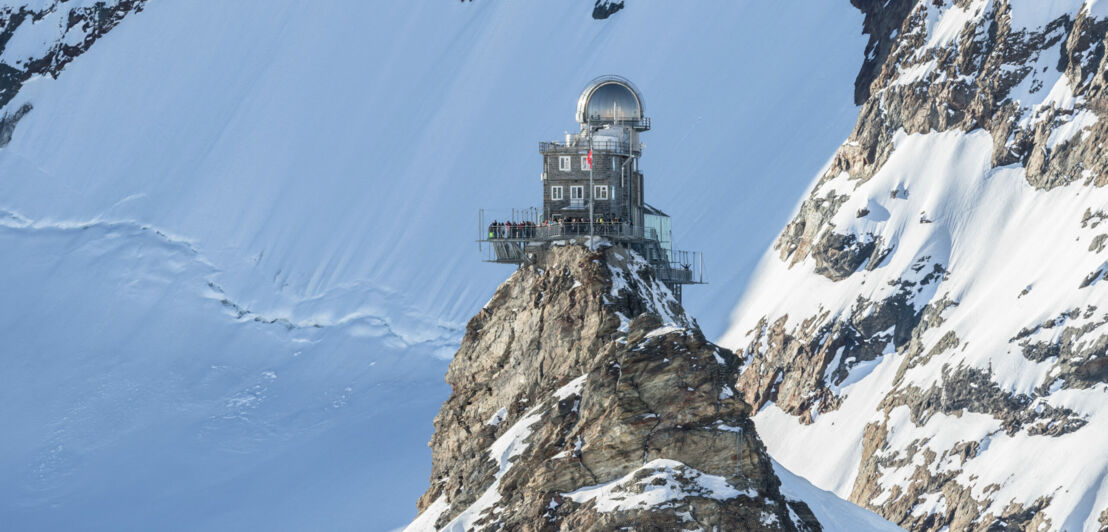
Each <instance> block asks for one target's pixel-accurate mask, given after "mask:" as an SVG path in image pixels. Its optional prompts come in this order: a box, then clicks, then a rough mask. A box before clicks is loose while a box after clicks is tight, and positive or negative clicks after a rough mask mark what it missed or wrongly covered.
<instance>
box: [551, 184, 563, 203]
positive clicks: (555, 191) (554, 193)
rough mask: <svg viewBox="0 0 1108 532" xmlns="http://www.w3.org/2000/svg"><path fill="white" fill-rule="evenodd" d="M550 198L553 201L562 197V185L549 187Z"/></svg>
mask: <svg viewBox="0 0 1108 532" xmlns="http://www.w3.org/2000/svg"><path fill="white" fill-rule="evenodd" d="M550 199H552V200H554V201H558V200H560V199H562V187H560V186H558V187H550Z"/></svg>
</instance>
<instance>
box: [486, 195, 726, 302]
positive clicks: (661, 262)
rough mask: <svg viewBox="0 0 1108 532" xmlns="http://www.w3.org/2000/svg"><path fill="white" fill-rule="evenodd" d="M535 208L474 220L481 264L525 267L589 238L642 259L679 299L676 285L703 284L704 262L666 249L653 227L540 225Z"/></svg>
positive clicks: (687, 253)
mask: <svg viewBox="0 0 1108 532" xmlns="http://www.w3.org/2000/svg"><path fill="white" fill-rule="evenodd" d="M539 218H541V216H539V210H538V209H535V208H527V209H514V210H511V214H509V215H507V216H504V217H503V221H501V219H500V218H495V219H491V218H489V217H488V216H487V214H486V211H485V209H481V210H480V211H479V214H478V222H477V225H478V231H479V237H478V239H477V242H478V245H479V247H480V249H481V251H482V253H484V254H485V262H495V263H499V264H517V265H521V264H530V263H533V262H535V261H536V260H537V259H538V257H540V256H541V255H542V253H544V252H545V250H546V248H547V247H549V246H550V245H554V244H557V243H563V244H571V243H574V244H585V243H588V242H589V238H590V237H593V238H596V239H600V240H606V241H608V242H611V243H613V244H619V245H622V246H624V247H627V248H630V249H633V250H635V251H636V252H637V253H639V254H640V255H642V257H643V258H644V259H646V261H647V262H648V263H650V265H651V267H652V268H653V269H654V273H655V275H656V276H657V279H658V280H659V281H662V282H663V283H665V284H666V285H667V286H669V287H670V289H671V290H673V291H674V293H675V295H676V296H677V297H678V298H680V293H681V288H680V287H681V285H686V284H706V283H705V282H704V257H703V255H702V254H701V253H700V252H698V251H684V250H675V249H671V248H670V247H669V242H666V241H664V240H663V239H662V238H661V235H659V233H658V231H657V230H656V229H655V228H653V227H643V226H634V225H632V224H631V223H629V222H593V223H591V224H590V223H589V222H588V221H584V220H583V221H563V220H559V221H554V222H545V221H540V220H539Z"/></svg>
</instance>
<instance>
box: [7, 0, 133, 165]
mask: <svg viewBox="0 0 1108 532" xmlns="http://www.w3.org/2000/svg"><path fill="white" fill-rule="evenodd" d="M145 4H146V0H110V1H104V2H96V3H90V4H85V3H83V2H66V1H65V0H52V1H47V2H38V3H32V4H28V5H19V6H0V147H3V146H4V145H5V144H7V143H8V141H10V140H11V136H12V130H13V129H14V128H15V125H16V123H18V122H19V120H20V119H21V118H23V116H24V115H26V114H27V113H28V112H30V111H31V109H32V105H31V103H30V102H20V103H19V105H16V106H14V109H12V108H10V107H13V106H8V103H9V102H11V101H12V99H13V98H15V96H16V94H17V93H18V92H19V89H21V88H22V87H23V84H24V83H26V82H27V81H28V80H30V79H32V78H34V77H35V76H43V75H47V76H52V77H55V78H56V77H58V75H59V74H60V73H61V71H62V69H63V68H65V66H66V65H67V64H69V62H70V61H73V59H75V58H76V57H77V56H79V55H81V54H83V53H85V52H86V51H87V50H88V49H89V48H90V47H91V46H92V45H93V43H95V42H96V41H97V40H98V39H100V38H101V37H103V36H104V35H105V34H106V33H107V32H108V31H110V30H111V29H112V28H114V27H115V26H116V25H118V24H119V23H120V21H122V20H123V17H125V16H127V15H129V14H132V13H138V12H141V11H142V8H143V6H144V5H145Z"/></svg>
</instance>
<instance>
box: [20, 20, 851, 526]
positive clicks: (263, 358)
mask: <svg viewBox="0 0 1108 532" xmlns="http://www.w3.org/2000/svg"><path fill="white" fill-rule="evenodd" d="M46 3H47V2H44V1H36V2H34V4H46ZM84 3H88V2H84ZM20 4H21V3H20V2H12V1H10V0H9V1H6V2H4V3H3V5H4V6H18V5H20ZM591 7H592V4H591V3H590V2H585V1H578V2H569V3H542V4H539V3H523V2H489V1H478V2H472V3H459V2H446V3H442V4H432V3H426V4H420V3H403V4H397V5H389V4H385V3H378V2H354V1H347V2H334V3H326V4H320V3H318V2H308V1H304V0H300V1H297V0H288V1H283V2H260V1H253V2H234V3H220V4H218V5H217V4H211V3H197V2H183V1H168V0H158V1H152V2H149V3H148V4H147V5H146V6H145V7H144V9H143V10H142V11H141V12H139V13H134V14H130V15H128V16H127V18H126V19H124V20H123V21H122V22H121V23H120V24H119V26H118V27H116V28H114V29H112V30H111V31H110V32H109V33H107V34H106V35H105V36H103V37H102V38H101V39H100V40H99V41H97V42H96V43H95V44H93V45H92V46H91V48H90V49H89V50H88V51H87V52H85V53H84V54H82V55H81V56H79V57H77V58H76V59H75V60H74V61H73V62H72V63H70V64H68V65H67V66H66V67H65V69H64V70H63V71H62V72H61V74H60V75H59V76H58V77H57V78H56V79H55V78H52V77H48V76H39V77H35V78H32V79H31V80H29V81H28V82H27V83H26V84H24V86H23V87H22V89H21V90H20V92H19V93H18V94H17V95H16V97H15V98H14V99H13V100H12V101H11V102H10V103H9V104H8V105H6V106H5V108H4V109H3V110H0V114H2V112H6V111H11V110H15V109H18V108H20V106H22V105H24V104H30V105H31V106H32V109H31V111H30V112H28V113H27V114H26V115H25V116H24V117H23V118H22V120H20V121H19V122H18V124H17V125H16V127H15V129H14V131H13V134H12V137H11V142H10V143H9V144H7V145H6V146H3V147H2V148H0V243H2V244H0V245H2V249H4V251H5V252H4V253H2V254H0V293H3V294H4V296H5V297H4V304H3V305H0V324H2V327H3V333H4V334H3V337H4V338H5V341H4V342H3V344H2V345H3V348H2V349H0V352H2V353H3V355H4V360H5V362H6V363H7V364H6V369H5V371H4V372H3V374H2V375H3V377H2V378H0V384H2V386H0V390H2V391H0V394H2V395H0V397H2V399H3V400H2V401H0V419H3V420H5V422H6V425H8V427H9V428H8V433H9V434H10V435H14V437H9V438H5V442H4V443H3V447H2V449H3V451H4V452H3V453H2V458H0V500H2V501H3V502H0V517H2V520H3V522H4V523H5V524H6V526H10V527H12V528H15V529H21V530H43V529H75V528H80V529H113V530H119V529H152V528H153V529H159V530H183V529H187V530H195V529H209V530H231V529H235V530H238V529H243V528H259V529H290V530H291V529H312V528H320V526H321V523H326V527H327V528H328V529H333V530H342V529H358V530H365V529H366V528H367V524H368V528H369V529H371V530H387V529H391V528H394V527H398V526H401V525H403V524H404V523H407V522H408V521H410V520H411V518H412V517H413V516H414V515H415V507H414V504H413V501H414V500H415V497H416V496H417V495H418V494H419V493H420V492H421V491H422V489H423V487H424V485H425V483H426V480H427V476H428V471H429V451H428V450H427V448H426V442H427V441H428V439H429V437H430V434H431V429H432V427H431V419H432V417H433V415H434V412H435V411H436V409H437V408H438V406H439V404H440V403H441V401H443V400H444V399H446V397H447V396H448V395H449V389H448V388H447V386H446V385H445V383H443V381H442V374H443V373H444V371H445V369H446V364H447V362H448V360H449V358H450V356H451V355H452V353H453V351H454V349H455V348H456V346H457V342H458V339H459V338H460V337H461V334H462V332H463V329H464V324H465V320H466V319H468V317H469V316H470V315H472V314H473V313H474V312H476V311H477V310H478V309H480V308H481V305H482V304H483V303H484V301H485V300H486V299H487V298H488V297H489V295H490V294H491V293H492V291H493V289H494V288H495V286H496V285H497V284H498V283H499V282H500V281H501V280H503V279H504V278H505V277H506V276H507V275H508V273H510V270H509V269H507V268H504V267H498V266H494V265H487V264H482V263H480V262H479V260H480V258H481V257H480V255H479V254H478V253H477V251H476V249H475V248H476V246H475V245H474V243H473V240H474V239H475V236H476V231H477V228H476V227H475V226H476V209H477V208H479V207H497V206H503V207H510V206H517V207H518V206H528V205H534V204H536V203H537V201H538V190H539V172H540V169H539V161H540V159H539V157H538V154H537V150H536V148H537V145H536V143H537V142H539V141H542V140H549V139H556V138H559V137H560V136H561V134H562V132H563V131H564V130H566V129H570V128H572V127H573V121H572V119H573V115H572V112H573V104H574V102H575V98H576V96H577V94H578V91H579V90H580V89H581V88H582V87H583V86H584V84H585V83H586V82H587V81H588V80H589V79H591V78H592V77H594V76H596V75H598V74H605V73H618V74H621V75H624V76H627V77H629V78H631V79H633V80H634V81H635V83H636V84H638V85H639V86H640V87H641V88H642V89H643V90H644V93H645V97H646V111H647V114H648V115H649V116H651V117H652V118H653V119H654V124H655V128H654V130H653V131H651V132H650V133H649V134H648V135H647V136H646V137H645V140H646V142H647V143H648V144H649V146H648V148H647V150H646V158H645V160H644V163H643V164H644V171H645V174H646V180H647V188H648V191H647V195H648V200H649V199H650V198H654V202H655V203H656V204H657V205H658V206H659V207H661V208H663V209H664V210H666V211H667V212H668V213H669V214H671V215H673V216H674V219H675V225H674V230H675V235H674V236H675V239H676V240H677V243H678V246H679V247H683V248H688V249H700V250H703V251H705V252H706V253H707V263H706V267H707V269H708V274H709V276H710V280H711V282H712V283H713V284H711V285H708V286H707V287H704V288H700V289H695V290H690V291H689V292H688V293H687V294H686V297H685V303H686V305H687V306H688V308H689V310H690V312H691V313H692V314H693V315H695V316H698V317H700V319H701V321H702V324H703V326H704V328H705V330H706V331H707V332H708V333H709V334H710V335H711V334H720V333H722V332H723V331H724V329H725V328H726V326H727V317H728V311H729V309H730V308H731V307H732V306H733V305H734V304H735V302H736V301H737V299H738V297H739V294H740V292H741V290H742V287H743V285H744V284H745V283H746V280H747V278H748V277H749V276H750V275H751V272H752V271H753V268H754V266H755V264H756V263H757V260H758V257H759V256H760V255H761V252H762V250H764V249H766V248H767V247H768V245H769V243H770V242H772V240H773V238H774V236H775V234H776V232H777V231H778V230H779V229H780V227H781V226H783V225H784V223H785V222H786V221H787V219H788V218H787V215H788V213H789V210H790V208H791V207H792V206H793V205H794V204H795V199H796V198H797V197H798V196H799V195H800V194H801V193H802V192H803V190H804V189H805V188H806V187H807V185H808V181H809V179H810V176H812V175H814V174H816V172H817V171H818V169H819V168H820V166H821V165H822V164H823V163H824V162H825V161H824V159H823V154H826V153H829V152H831V151H832V150H833V149H834V147H835V146H836V145H837V144H838V142H839V139H841V138H842V137H843V136H845V134H846V133H847V132H848V131H849V130H850V127H851V125H852V123H853V121H854V119H855V116H856V114H857V108H856V107H855V106H854V105H853V104H851V103H850V101H851V98H850V95H851V93H852V84H851V81H852V79H853V76H854V75H855V73H856V70H857V60H856V58H857V57H859V56H860V51H861V50H862V48H863V46H864V39H863V38H862V36H861V35H859V32H858V28H859V27H860V24H859V21H860V19H861V16H860V14H859V13H857V12H856V11H854V10H853V9H852V8H851V7H850V6H849V5H847V4H846V3H842V4H836V5H831V4H821V5H819V6H809V5H805V6H804V9H793V10H787V9H780V8H779V7H778V6H771V5H768V4H757V3H746V2H743V3H738V2H736V3H727V4H715V5H712V4H704V5H696V6H695V7H691V6H687V5H681V6H677V5H665V6H664V5H660V4H649V3H643V4H633V5H630V6H628V7H627V8H626V9H624V10H622V11H620V12H618V13H616V14H614V15H613V16H612V17H611V18H609V19H607V20H604V21H594V20H592V19H590V18H589V16H588V15H589V12H590V9H591ZM54 23H55V24H56V23H57V22H56V21H55V22H54ZM24 26H25V27H24ZM24 26H21V27H19V28H17V29H16V33H15V35H14V37H13V42H15V43H17V45H18V49H15V48H13V49H12V51H11V53H10V54H8V55H3V54H0V58H3V59H0V60H12V61H15V60H17V59H18V58H19V57H22V56H25V55H27V54H30V53H33V52H34V50H35V47H36V46H46V45H49V44H50V41H49V39H50V38H51V35H52V34H51V32H50V31H46V29H47V28H45V27H44V26H36V25H35V24H33V23H25V24H24ZM24 32H25V33H24ZM56 38H58V39H62V38H65V36H64V34H57V35H56ZM9 56H10V57H9Z"/></svg>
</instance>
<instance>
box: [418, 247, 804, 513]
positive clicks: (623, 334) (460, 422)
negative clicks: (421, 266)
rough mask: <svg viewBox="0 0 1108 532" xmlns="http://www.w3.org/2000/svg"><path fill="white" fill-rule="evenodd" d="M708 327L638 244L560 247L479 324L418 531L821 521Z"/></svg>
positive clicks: (458, 362) (523, 272)
mask: <svg viewBox="0 0 1108 532" xmlns="http://www.w3.org/2000/svg"><path fill="white" fill-rule="evenodd" d="M738 364H739V361H738V359H737V358H736V357H735V356H734V355H733V354H732V353H731V352H729V351H727V350H726V349H722V348H720V347H717V346H715V345H713V344H711V343H709V342H708V341H706V340H705V339H704V336H703V334H702V333H701V332H700V330H699V328H698V327H697V326H696V324H695V322H693V321H692V320H691V319H689V318H688V317H687V316H685V315H684V313H683V311H682V310H681V309H680V307H679V305H677V303H676V301H674V300H673V299H672V296H670V295H669V292H668V291H667V290H666V289H665V288H664V287H663V286H661V285H660V284H658V283H657V282H656V281H654V280H653V279H652V274H651V273H650V270H649V268H648V267H647V266H646V264H645V262H643V261H642V260H641V259H639V258H637V257H636V256H633V255H631V254H630V253H629V252H627V251H626V250H623V249H620V248H607V249H605V250H603V251H599V252H590V251H588V250H586V249H584V248H583V247H580V246H564V247H554V248H553V249H552V250H551V251H550V252H549V253H548V254H547V256H546V257H545V258H544V259H543V260H541V261H540V262H539V263H538V264H537V265H534V266H528V267H524V268H522V269H520V270H519V271H517V272H516V273H515V274H514V275H513V276H512V277H511V278H510V279H509V280H508V281H507V282H505V283H504V284H503V285H502V286H501V287H500V289H499V290H497V292H496V295H495V296H493V298H492V300H491V301H489V303H488V305H487V306H486V307H485V308H484V309H482V310H481V312H480V313H479V314H478V315H477V316H475V317H474V318H473V319H472V320H471V321H470V323H469V325H468V327H467V329H466V335H465V338H464V340H463V342H462V346H461V349H460V350H459V351H458V354H457V355H456V356H455V358H454V361H453V363H452V364H451V366H450V369H449V371H448V373H447V377H446V378H447V381H448V382H449V383H450V384H451V386H452V387H453V395H452V396H451V398H450V400H449V401H447V402H446V403H445V404H444V405H443V407H442V410H441V411H440V413H439V415H438V416H437V417H436V419H435V435H434V437H433V438H432V440H431V448H432V453H433V470H432V484H431V487H430V489H428V490H427V492H426V493H425V494H424V495H423V497H422V498H421V499H420V501H419V508H420V510H421V515H420V517H419V518H418V519H417V521H416V522H415V523H413V525H412V526H411V527H410V529H414V530H419V529H440V528H447V529H451V530H453V529H462V528H464V529H487V530H498V529H505V530H616V529H620V528H621V527H632V528H634V529H636V530H693V529H712V528H715V529H719V530H820V529H821V528H820V525H819V524H818V523H817V522H816V520H815V518H814V516H813V515H812V513H811V512H810V510H809V509H808V508H807V506H806V505H805V504H804V503H802V502H798V501H789V500H786V498H785V497H783V496H782V494H781V493H780V491H779V485H780V481H779V480H778V479H777V477H776V476H775V474H774V471H773V469H772V465H771V463H770V460H769V458H768V456H767V455H766V454H765V449H764V446H763V445H762V443H761V440H760V439H759V438H758V435H757V433H756V432H755V430H754V427H753V424H752V422H751V421H750V418H749V417H748V416H749V414H750V407H749V405H747V404H746V403H745V402H743V401H742V400H741V399H740V398H739V397H738V396H737V395H736V394H735V393H734V391H733V389H732V387H731V383H733V382H734V380H735V378H736V376H737V373H738Z"/></svg>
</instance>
